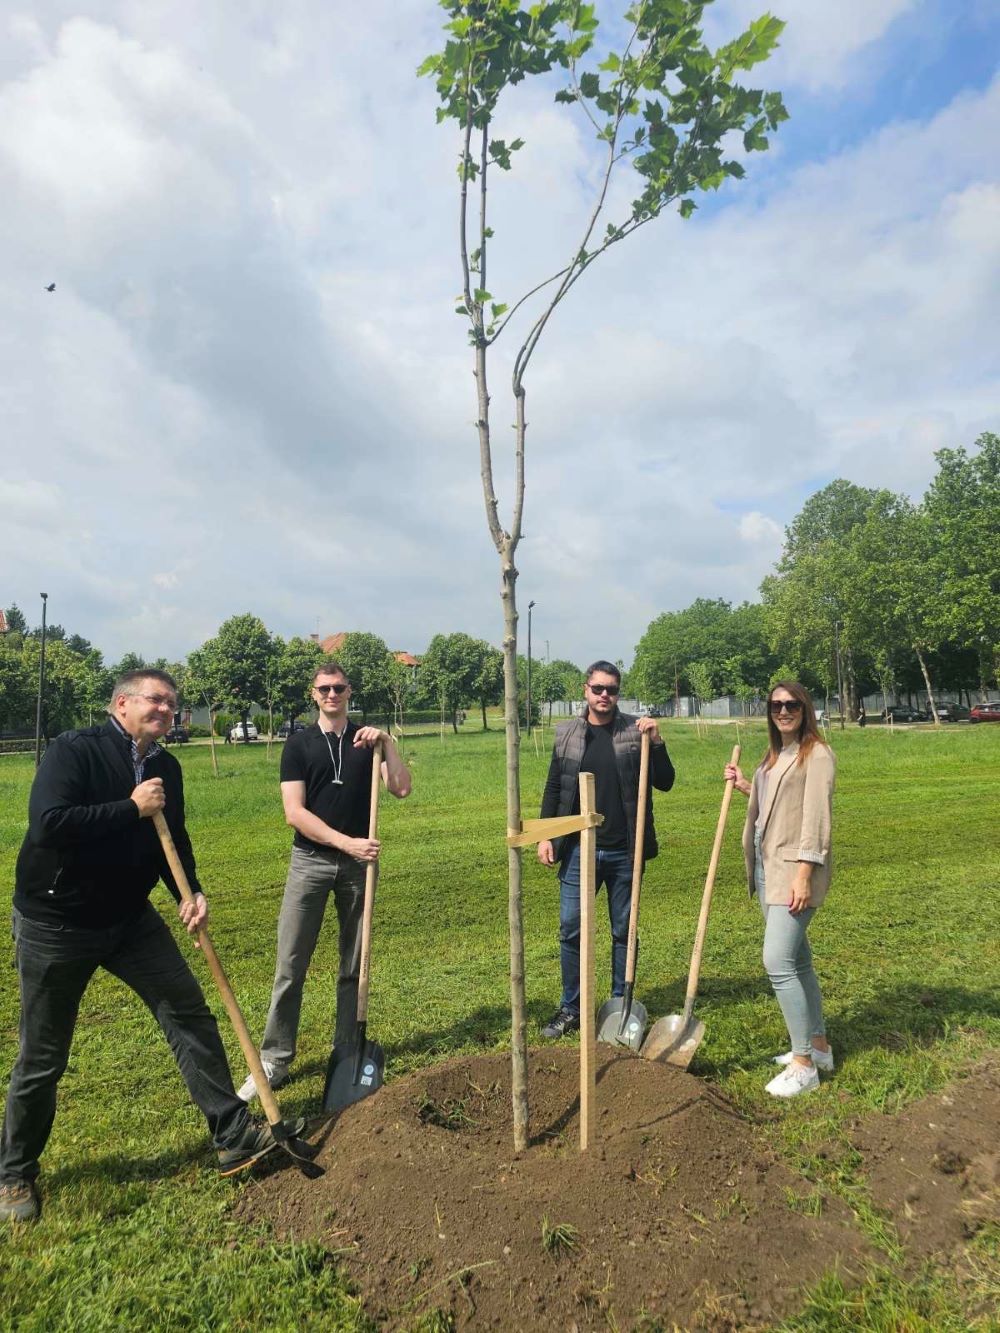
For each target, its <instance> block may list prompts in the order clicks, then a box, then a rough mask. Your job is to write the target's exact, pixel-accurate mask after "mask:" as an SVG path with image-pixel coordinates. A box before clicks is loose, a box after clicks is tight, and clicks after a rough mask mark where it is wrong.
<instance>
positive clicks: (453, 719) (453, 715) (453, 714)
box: [451, 708, 458, 736]
mask: <svg viewBox="0 0 1000 1333" xmlns="http://www.w3.org/2000/svg"><path fill="white" fill-rule="evenodd" d="M451 729H452V731H453V732H454V733H455V735H456V736H457V735H458V709H457V708H453V709H452V710H451Z"/></svg>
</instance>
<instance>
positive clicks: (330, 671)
mask: <svg viewBox="0 0 1000 1333" xmlns="http://www.w3.org/2000/svg"><path fill="white" fill-rule="evenodd" d="M320 676H343V677H344V679H345V680H346V681H347V683H348V685H350V683H351V681H350V677H349V676H348V674H347V672H346V671H345V670H344V668H343V667H342V666H341V665H340V663H339V662H337V661H335V660H334V659H333V658H332V657H328V658H327V659H326V661H325V662H320V664H319V666H318V667H317V668H316V670H315V671H314V672H313V678H312V683H313V684H314V685H315V684H316V682H317V681H318V680H319V678H320Z"/></svg>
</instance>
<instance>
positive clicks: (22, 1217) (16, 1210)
mask: <svg viewBox="0 0 1000 1333" xmlns="http://www.w3.org/2000/svg"><path fill="white" fill-rule="evenodd" d="M41 1211H42V1201H41V1199H40V1198H39V1197H38V1190H37V1189H36V1188H35V1184H34V1181H31V1180H9V1181H8V1182H7V1183H6V1184H5V1185H0V1222H3V1221H9V1222H34V1221H36V1219H37V1218H38V1217H39V1216H40V1215H41Z"/></svg>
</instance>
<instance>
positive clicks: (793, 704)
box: [771, 699, 802, 717]
mask: <svg viewBox="0 0 1000 1333" xmlns="http://www.w3.org/2000/svg"><path fill="white" fill-rule="evenodd" d="M801 711H802V700H801V699H772V700H771V712H772V713H773V714H774V715H775V717H777V715H778V714H779V713H798V712H801Z"/></svg>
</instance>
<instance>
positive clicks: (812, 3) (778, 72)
mask: <svg viewBox="0 0 1000 1333" xmlns="http://www.w3.org/2000/svg"><path fill="white" fill-rule="evenodd" d="M920 3H921V0H837V3H830V0H783V2H782V3H781V4H779V5H776V6H775V7H774V9H773V11H772V12H774V13H776V14H777V15H778V17H779V18H782V19H784V20H785V23H786V25H787V26H786V28H785V31H784V32H783V33H782V35H781V46H780V48H779V50H778V52H777V54H776V55H775V56H774V57H773V58H772V59H771V60H770V61H769V62H768V65H767V80H768V86H769V87H776V88H784V87H787V86H788V85H793V86H797V87H801V88H806V89H808V90H809V91H810V92H815V91H818V90H820V89H828V88H832V89H839V88H843V87H844V86H845V85H847V84H848V83H849V82H850V81H851V76H852V73H853V69H854V61H855V58H856V57H857V55H858V53H859V52H861V51H864V50H865V48H867V47H870V46H871V45H872V44H873V43H875V42H877V41H879V40H880V39H881V38H883V37H885V35H886V34H887V33H888V32H889V30H890V29H891V27H892V24H893V23H894V22H895V21H896V19H898V18H899V17H900V16H901V15H904V14H906V13H908V12H910V11H912V10H915V9H917V8H918V6H919V4H920ZM764 12H766V7H765V6H762V5H761V4H760V0H723V3H721V4H718V5H715V6H712V7H711V8H710V9H709V11H708V15H707V20H708V21H707V27H706V33H707V34H708V35H709V36H710V37H711V39H712V40H713V43H720V42H722V41H724V40H731V39H732V38H733V37H734V36H735V35H736V33H737V32H739V31H742V30H743V28H744V27H746V25H747V24H749V23H750V22H751V21H752V20H753V19H756V18H759V17H760V15H761V14H762V13H764ZM760 68H761V67H760V66H757V70H756V71H755V74H756V72H757V71H759V70H760Z"/></svg>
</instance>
